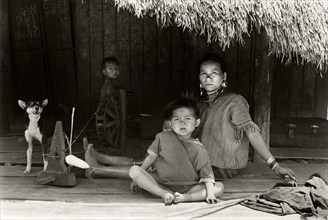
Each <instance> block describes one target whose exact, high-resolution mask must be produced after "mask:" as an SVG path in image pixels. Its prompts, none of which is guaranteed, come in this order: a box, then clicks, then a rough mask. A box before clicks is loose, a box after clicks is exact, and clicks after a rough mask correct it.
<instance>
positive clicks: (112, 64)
mask: <svg viewBox="0 0 328 220" xmlns="http://www.w3.org/2000/svg"><path fill="white" fill-rule="evenodd" d="M101 72H102V74H103V75H104V76H105V82H104V84H103V86H102V88H101V90H100V100H102V99H104V98H105V97H106V96H107V95H113V96H114V97H115V99H117V97H118V95H119V90H120V89H123V86H122V84H121V83H120V81H119V80H118V76H119V75H120V63H119V62H118V60H117V59H116V58H115V57H105V58H104V59H103V60H102V62H101Z"/></svg>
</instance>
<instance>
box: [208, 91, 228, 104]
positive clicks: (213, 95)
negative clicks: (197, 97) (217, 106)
mask: <svg viewBox="0 0 328 220" xmlns="http://www.w3.org/2000/svg"><path fill="white" fill-rule="evenodd" d="M223 91H224V88H221V89H218V90H216V91H215V92H213V93H210V94H207V100H205V101H204V102H207V103H208V105H209V106H211V105H213V104H214V103H215V102H217V100H219V99H220V98H221V95H222V93H223Z"/></svg>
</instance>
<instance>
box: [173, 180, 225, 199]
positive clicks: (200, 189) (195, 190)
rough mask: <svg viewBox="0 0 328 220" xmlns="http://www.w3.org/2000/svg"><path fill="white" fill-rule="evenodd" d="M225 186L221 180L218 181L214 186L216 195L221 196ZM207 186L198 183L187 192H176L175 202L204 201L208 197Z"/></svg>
mask: <svg viewBox="0 0 328 220" xmlns="http://www.w3.org/2000/svg"><path fill="white" fill-rule="evenodd" d="M223 190H224V186H223V184H222V183H220V182H216V183H215V186H214V194H215V196H219V195H221V194H222V193H223ZM206 195H207V193H206V188H205V184H203V183H202V184H198V185H196V186H194V187H192V188H191V189H190V190H189V191H188V192H187V193H184V194H181V193H178V192H175V193H174V196H175V199H174V202H175V203H180V202H192V201H203V200H205V199H206Z"/></svg>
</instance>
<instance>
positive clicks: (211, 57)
mask: <svg viewBox="0 0 328 220" xmlns="http://www.w3.org/2000/svg"><path fill="white" fill-rule="evenodd" d="M207 61H213V62H216V63H218V64H219V65H220V68H221V70H222V73H224V72H226V63H225V61H224V59H222V58H221V57H220V55H218V54H216V53H207V54H205V55H204V56H203V58H202V59H200V60H199V62H198V69H197V73H198V74H199V69H200V65H201V64H202V63H204V62H207Z"/></svg>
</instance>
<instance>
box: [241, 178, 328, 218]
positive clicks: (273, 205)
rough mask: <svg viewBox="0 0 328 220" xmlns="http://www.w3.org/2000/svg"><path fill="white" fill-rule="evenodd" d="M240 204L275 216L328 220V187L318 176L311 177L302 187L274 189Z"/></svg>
mask: <svg viewBox="0 0 328 220" xmlns="http://www.w3.org/2000/svg"><path fill="white" fill-rule="evenodd" d="M241 204H242V205H244V206H246V207H249V208H252V209H255V210H259V211H263V212H268V213H273V214H277V215H288V214H297V213H298V214H300V215H301V219H304V220H305V219H306V220H312V219H316V220H318V219H320V220H321V219H328V185H327V183H326V182H325V181H324V180H323V179H322V178H321V177H320V176H319V175H313V176H311V177H310V178H309V179H308V180H307V181H306V182H305V184H304V185H302V186H291V187H285V186H281V187H274V188H273V189H271V190H270V191H268V192H266V193H264V194H260V195H257V196H255V197H252V199H248V200H245V201H243V202H242V203H241Z"/></svg>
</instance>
